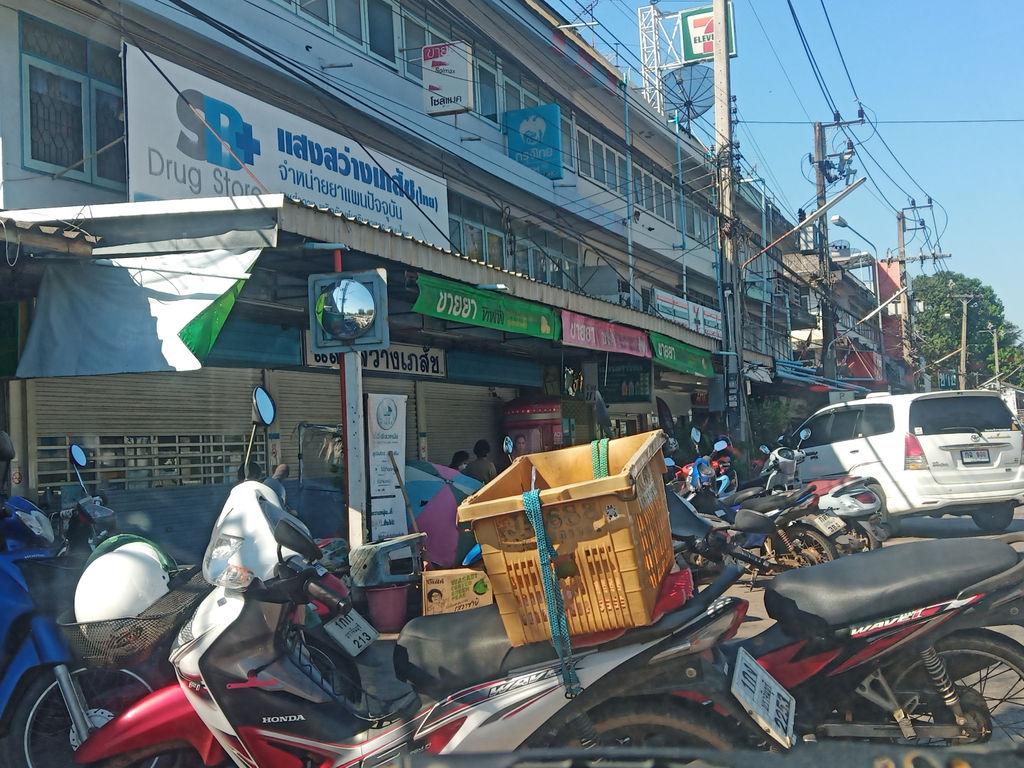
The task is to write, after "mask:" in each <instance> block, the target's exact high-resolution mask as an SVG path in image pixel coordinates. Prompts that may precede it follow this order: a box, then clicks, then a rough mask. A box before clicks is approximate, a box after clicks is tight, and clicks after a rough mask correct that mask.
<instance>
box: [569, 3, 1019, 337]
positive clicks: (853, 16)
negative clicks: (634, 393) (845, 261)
mask: <svg viewBox="0 0 1024 768" xmlns="http://www.w3.org/2000/svg"><path fill="white" fill-rule="evenodd" d="M559 2H561V10H562V11H563V12H566V14H567V15H568V16H570V17H572V16H574V15H576V14H577V13H579V12H580V10H581V5H580V2H579V0H556V7H557V5H558V3H559ZM825 3H826V7H827V8H828V11H829V14H830V16H831V18H832V24H833V26H834V27H835V32H836V35H837V37H838V39H839V42H840V44H841V45H842V48H843V53H844V54H845V56H846V62H847V64H848V66H849V69H850V74H851V76H852V79H853V83H854V85H855V86H856V88H857V92H858V94H859V95H860V98H861V100H862V102H863V103H864V104H865V105H866V106H867V107H868V108H869V109H870V110H871V111H873V112H874V114H875V115H876V117H877V120H878V121H880V122H881V121H885V120H922V119H924V120H935V119H967V118H1000V117H1001V118H1022V117H1024V64H1022V62H1021V47H1022V45H1024V43H1022V40H1021V31H1022V30H1024V2H1018V0H1014V1H1013V2H996V1H995V0H983V1H982V2H978V3H964V2H962V1H961V2H952V0H899V2H893V0H825ZM702 4H703V3H693V2H672V1H671V0H663V2H662V3H661V5H660V7H661V9H662V10H663V12H671V11H673V10H677V9H680V8H683V7H691V6H697V5H702ZM707 4H708V5H710V2H707ZM793 4H794V7H795V8H796V10H797V13H798V15H799V17H800V21H801V23H802V25H803V28H804V31H805V33H806V34H807V37H808V40H809V42H810V45H811V48H812V51H813V53H814V55H815V57H816V59H817V61H818V64H819V66H820V67H821V69H822V72H823V74H824V78H825V81H826V83H827V84H828V87H829V89H830V91H831V93H832V96H833V97H834V99H835V101H836V102H837V104H838V105H839V108H840V110H841V111H842V113H843V116H844V118H854V117H856V111H857V106H856V102H855V100H854V96H853V93H852V91H851V88H850V85H849V82H848V81H847V79H846V75H845V73H844V72H843V69H842V65H841V63H840V61H839V56H838V54H837V52H836V47H835V44H834V43H833V41H832V37H831V34H830V32H829V29H828V26H827V23H826V21H825V16H824V14H823V13H822V8H821V2H820V0H793ZM637 5H638V4H637V3H636V2H635V0H600V2H599V3H598V4H597V7H596V10H595V13H596V16H597V18H598V20H599V21H600V22H601V26H600V27H598V28H597V29H596V30H595V35H596V37H597V45H598V48H600V49H601V50H602V51H604V52H606V53H610V46H609V43H612V42H613V40H614V38H617V39H619V40H621V41H622V42H623V43H625V44H627V45H628V46H629V47H631V49H632V51H631V52H630V53H623V52H622V51H620V55H619V61H620V64H621V66H626V65H627V64H628V65H632V66H633V67H634V68H636V66H637V65H638V64H637V62H638V59H637V54H638V50H639V48H638V43H637V39H638V38H637V24H636V7H637ZM734 8H735V14H736V36H737V45H738V51H739V55H738V56H737V57H736V58H735V59H733V71H732V84H733V94H734V95H736V96H737V97H738V107H739V113H740V116H741V118H745V119H746V120H750V121H755V120H806V119H807V117H806V115H805V114H804V109H803V108H802V107H801V105H800V103H799V102H798V100H797V97H796V96H795V95H794V93H793V89H791V88H790V86H789V84H788V83H787V82H786V78H785V76H784V75H783V71H782V69H781V68H780V65H779V63H778V62H777V61H776V59H775V56H774V55H773V53H772V50H771V48H770V47H769V44H768V42H767V40H766V36H765V34H764V32H762V30H761V27H760V26H759V25H758V22H757V20H756V18H755V15H754V12H753V10H756V13H757V16H758V17H760V20H761V23H762V24H763V25H764V28H765V30H766V31H767V35H768V36H769V37H770V38H771V42H772V44H773V45H774V47H775V50H776V51H777V53H778V56H779V58H780V59H781V60H782V64H783V65H784V66H785V69H786V71H787V72H788V73H789V77H790V78H791V79H792V82H793V84H794V86H795V88H796V91H797V93H798V94H799V98H800V100H801V101H802V102H803V105H804V107H806V110H807V112H808V113H809V114H810V116H811V117H812V118H813V119H818V120H828V119H829V117H830V111H829V109H828V107H827V106H826V103H825V99H824V97H823V96H822V95H821V92H820V90H819V88H818V86H817V85H816V83H815V80H814V77H813V75H812V72H811V68H810V64H809V63H808V61H807V59H806V57H805V55H804V52H803V48H802V46H801V43H800V39H799V37H798V36H797V33H796V29H795V27H794V24H793V20H792V18H791V16H790V13H789V8H788V6H787V3H786V0H734ZM985 24H989V26H983V25H985ZM583 33H584V34H585V35H586V36H587V37H588V38H589V37H590V34H589V33H588V32H586V31H583ZM602 38H603V41H602ZM612 58H614V57H612ZM869 114H870V113H869ZM707 117H708V118H709V119H710V118H712V113H710V112H709V113H708V115H707ZM854 130H855V133H856V135H857V137H858V138H859V139H860V140H863V141H864V142H865V146H866V149H867V150H869V151H870V152H871V154H872V155H874V157H875V158H877V160H878V161H879V163H880V164H881V166H882V167H883V168H884V169H885V171H887V172H888V173H889V174H890V175H891V176H892V177H893V179H894V180H895V182H896V183H898V184H899V185H900V186H902V187H903V189H904V190H905V191H906V192H907V193H910V194H912V195H913V196H914V197H915V199H916V201H917V202H918V203H923V202H924V199H925V194H924V193H923V192H922V191H921V189H920V188H918V187H917V185H916V184H915V183H914V181H911V179H909V178H908V177H907V175H906V174H905V173H904V172H903V171H902V170H900V168H899V166H898V165H897V163H896V161H895V160H894V159H893V157H892V155H890V154H889V152H888V151H887V150H886V148H885V146H884V145H883V144H882V142H881V141H880V140H879V138H878V137H877V136H873V131H872V129H871V127H870V126H863V127H858V128H855V129H854ZM879 131H880V133H881V136H882V137H884V139H885V141H887V142H888V144H889V146H890V147H891V148H892V150H893V151H894V153H895V155H896V156H897V157H898V158H899V159H900V161H901V162H902V163H903V165H904V166H905V168H906V170H907V171H909V173H910V174H911V175H913V177H914V179H916V181H917V182H918V183H919V184H920V185H921V187H923V188H924V190H926V191H927V192H928V193H929V194H930V195H931V196H932V197H933V198H934V199H935V200H937V201H939V202H940V203H942V205H944V206H945V208H946V210H947V211H948V213H949V223H948V228H946V230H945V233H944V234H943V236H942V249H943V250H944V251H948V252H951V253H952V254H953V258H952V259H950V260H947V261H946V266H947V267H948V268H949V269H951V270H955V271H959V272H964V273H966V274H969V275H972V276H975V277H978V278H981V279H982V280H984V281H985V282H987V283H990V284H991V285H992V286H993V287H994V288H995V289H996V292H997V293H998V294H999V295H1000V297H1001V298H1002V300H1003V303H1004V304H1005V305H1006V309H1007V316H1008V318H1009V319H1010V320H1011V321H1013V322H1015V323H1017V324H1018V325H1021V326H1024V301H1021V300H1020V299H1019V298H1018V296H1017V293H1018V287H1019V286H1020V285H1021V284H1022V282H1024V281H1022V280H1021V279H1020V277H1021V274H1022V273H1024V261H1022V257H1024V236H1022V234H1021V233H1022V232H1024V227H1022V226H1021V224H1022V222H1021V219H1022V218H1024V210H1022V204H1024V195H1022V193H1021V189H1022V185H1021V176H1022V172H1021V167H1022V162H1021V159H1020V150H1021V144H1022V139H1024V123H1000V124H989V125H980V124H959V125H884V124H880V125H879ZM751 136H752V137H753V140H752V139H751ZM736 138H737V139H738V140H739V141H740V151H741V152H742V153H743V155H744V157H745V158H746V159H747V161H748V162H750V163H751V164H754V165H756V166H757V167H758V169H759V171H760V172H761V175H763V176H765V177H766V178H768V179H769V185H770V186H771V187H773V188H774V189H775V191H776V192H780V193H782V194H781V195H780V197H783V199H788V200H789V201H790V203H791V204H792V207H794V208H795V207H797V206H799V205H801V204H803V203H805V202H807V201H808V200H809V199H810V198H811V197H812V196H813V195H814V185H813V184H812V183H811V182H810V181H808V179H807V178H806V177H805V176H804V175H803V174H805V173H806V174H810V169H809V168H808V166H807V163H806V158H805V157H804V158H803V160H802V156H806V155H807V153H808V152H810V150H811V148H812V128H811V126H810V125H760V124H754V123H751V124H748V125H745V126H743V127H741V128H740V129H739V130H738V131H737V134H736ZM755 142H756V145H757V147H756V149H755V146H754V145H755ZM758 149H759V150H760V153H758V151H757V150H758ZM766 161H767V162H766ZM766 164H767V166H768V168H767V169H766V168H765V165H766ZM854 167H856V168H857V169H858V170H859V171H860V172H861V174H863V171H864V170H865V169H867V170H868V171H869V172H870V173H871V175H872V176H873V177H874V180H875V181H876V182H877V183H878V185H879V186H880V187H881V189H882V192H883V193H884V195H885V196H886V197H887V198H888V199H889V200H890V201H891V202H892V203H893V204H894V205H895V206H896V207H902V206H905V205H907V204H908V202H907V195H906V194H905V193H904V191H901V190H900V189H898V188H897V186H896V184H895V183H894V182H893V181H890V180H889V179H887V178H886V177H885V175H884V173H883V172H882V171H880V170H878V168H877V167H876V166H875V164H874V163H872V162H871V160H870V159H869V158H868V157H867V156H866V155H865V154H864V153H861V155H860V156H859V157H857V158H855V160H854ZM768 169H770V172H769V171H768ZM773 177H774V179H775V180H777V183H776V181H773ZM870 187H871V185H870V182H869V183H867V184H865V185H864V186H862V187H861V188H860V189H859V190H857V191H855V192H854V193H853V194H852V195H851V196H850V197H849V198H848V199H847V200H846V201H844V202H843V203H841V204H840V207H839V208H838V209H837V211H836V212H839V213H841V214H842V215H843V217H844V218H846V219H847V220H848V221H849V223H850V224H851V225H853V226H854V227H855V228H856V229H857V230H859V231H860V232H861V233H863V234H864V235H865V236H866V237H868V238H869V239H870V240H872V241H873V242H874V243H875V245H876V246H877V247H878V251H879V253H880V255H884V253H885V251H886V250H887V249H890V248H892V249H895V247H896V217H895V214H894V213H893V211H892V210H891V209H890V208H889V207H888V206H887V205H886V204H885V203H884V202H881V199H880V196H878V193H877V191H875V190H874V188H870ZM869 188H870V190H869ZM872 193H873V194H872ZM876 196H877V197H876ZM935 214H936V220H937V224H938V229H939V231H940V232H941V231H942V229H943V226H944V223H945V217H944V216H943V214H942V212H941V211H940V210H938V209H936V211H935ZM924 215H925V217H926V220H927V222H928V224H929V226H932V221H931V216H930V214H928V213H927V212H924ZM932 229H933V231H934V226H932ZM830 234H831V236H832V238H833V239H836V238H839V237H843V238H848V239H849V240H850V241H851V244H852V245H853V247H854V248H861V247H864V248H866V247H867V246H865V245H864V244H863V242H862V241H859V239H858V238H857V236H856V235H854V234H853V233H850V232H849V230H838V231H837V230H836V229H835V228H833V229H832V230H831V233H830ZM910 237H911V235H909V234H908V240H910ZM923 244H924V243H923V238H922V235H921V234H920V233H918V235H917V239H916V240H913V241H912V242H910V244H909V246H908V253H911V254H916V253H918V252H919V250H920V248H921V246H922V245H923ZM924 269H925V271H926V272H927V273H932V272H933V271H934V267H933V266H931V265H930V264H929V265H927V266H925V268H924ZM910 271H911V275H916V274H920V272H921V267H920V266H918V265H912V266H911V267H910Z"/></svg>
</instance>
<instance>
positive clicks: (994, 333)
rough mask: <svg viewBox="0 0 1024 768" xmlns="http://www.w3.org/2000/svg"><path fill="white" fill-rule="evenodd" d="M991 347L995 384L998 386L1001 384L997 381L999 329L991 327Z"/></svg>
mask: <svg viewBox="0 0 1024 768" xmlns="http://www.w3.org/2000/svg"><path fill="white" fill-rule="evenodd" d="M992 347H993V351H994V354H995V356H996V386H997V387H999V386H1002V384H1001V382H1000V381H999V329H998V328H993V329H992Z"/></svg>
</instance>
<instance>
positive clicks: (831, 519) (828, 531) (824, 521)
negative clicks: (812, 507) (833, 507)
mask: <svg viewBox="0 0 1024 768" xmlns="http://www.w3.org/2000/svg"><path fill="white" fill-rule="evenodd" d="M814 524H815V525H817V526H818V530H820V531H821V532H822V533H824V534H825V535H826V536H835V535H836V534H837V533H840V532H841V531H844V530H846V523H844V522H843V521H842V520H840V519H839V518H838V517H836V516H835V515H817V516H815V518H814Z"/></svg>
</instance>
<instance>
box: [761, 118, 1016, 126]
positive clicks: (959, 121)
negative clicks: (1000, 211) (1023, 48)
mask: <svg viewBox="0 0 1024 768" xmlns="http://www.w3.org/2000/svg"><path fill="white" fill-rule="evenodd" d="M744 122H746V123H750V124H751V125H813V124H814V121H813V120H810V119H808V120H744ZM871 122H872V124H873V125H982V124H999V123H1024V117H964V118H940V119H934V120H932V119H924V118H922V119H911V120H872V121H871Z"/></svg>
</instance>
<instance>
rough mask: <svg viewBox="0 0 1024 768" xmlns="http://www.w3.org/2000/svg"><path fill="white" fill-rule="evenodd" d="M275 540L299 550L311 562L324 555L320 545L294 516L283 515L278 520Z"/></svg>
mask: <svg viewBox="0 0 1024 768" xmlns="http://www.w3.org/2000/svg"><path fill="white" fill-rule="evenodd" d="M274 541H276V542H277V543H278V544H279V545H281V546H282V547H284V548H285V549H290V550H292V551H293V552H298V553H299V554H300V555H302V557H304V558H305V559H306V560H308V561H309V562H311V563H313V562H316V561H317V560H319V559H320V558H321V557H323V552H321V551H320V547H318V546H317V545H316V542H315V541H313V539H312V538H310V536H309V534H308V533H306V532H305V531H304V530H302V528H300V527H299V523H298V522H297V521H296V520H295V519H294V518H290V517H282V518H281V519H280V520H278V521H277V525H275V526H274Z"/></svg>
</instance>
